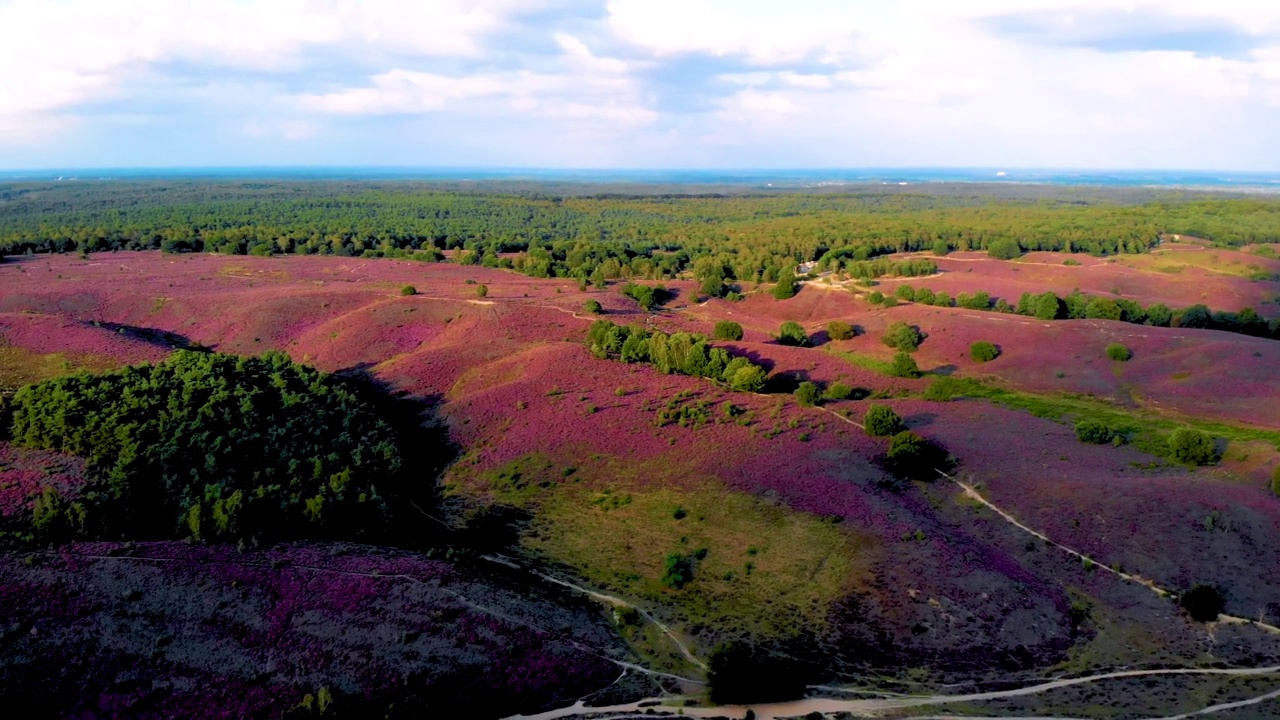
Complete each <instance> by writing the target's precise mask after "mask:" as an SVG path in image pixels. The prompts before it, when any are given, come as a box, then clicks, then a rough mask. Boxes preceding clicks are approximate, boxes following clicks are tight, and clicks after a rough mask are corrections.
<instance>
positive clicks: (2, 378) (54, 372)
mask: <svg viewBox="0 0 1280 720" xmlns="http://www.w3.org/2000/svg"><path fill="white" fill-rule="evenodd" d="M116 365H117V363H115V362H113V361H111V360H108V359H98V358H93V357H73V356H70V355H67V354H65V353H49V354H47V355H41V354H39V353H33V352H31V351H30V350H25V349H23V348H16V347H11V346H8V345H0V392H3V391H9V390H16V389H18V388H20V387H22V386H23V385H30V384H32V383H38V382H44V381H45V380H52V379H53V378H56V377H62V376H63V375H70V374H71V373H74V372H77V371H79V370H109V369H111V368H114V367H116Z"/></svg>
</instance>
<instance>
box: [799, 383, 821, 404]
mask: <svg viewBox="0 0 1280 720" xmlns="http://www.w3.org/2000/svg"><path fill="white" fill-rule="evenodd" d="M794 394H795V398H796V402H798V403H800V404H801V405H803V406H805V407H813V406H814V405H817V404H818V401H819V400H821V399H822V389H821V388H819V387H818V385H817V383H813V382H809V381H808V380H806V381H804V382H802V383H800V384H799V385H798V386H797V387H796V391H795V393H794Z"/></svg>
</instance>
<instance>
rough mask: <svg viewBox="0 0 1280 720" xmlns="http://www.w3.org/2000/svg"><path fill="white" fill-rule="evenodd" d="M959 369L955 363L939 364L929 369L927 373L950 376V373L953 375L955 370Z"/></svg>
mask: <svg viewBox="0 0 1280 720" xmlns="http://www.w3.org/2000/svg"><path fill="white" fill-rule="evenodd" d="M959 369H960V368H959V367H957V366H955V365H939V366H938V367H936V368H934V369H932V370H930V371H929V374H930V375H942V376H943V377H950V376H951V375H954V374H955V372H956V371H957V370H959Z"/></svg>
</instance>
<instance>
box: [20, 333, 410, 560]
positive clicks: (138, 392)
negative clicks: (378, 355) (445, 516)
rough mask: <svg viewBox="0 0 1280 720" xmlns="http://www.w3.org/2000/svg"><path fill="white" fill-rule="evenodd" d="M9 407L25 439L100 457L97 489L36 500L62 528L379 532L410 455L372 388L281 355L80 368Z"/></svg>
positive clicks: (46, 520)
mask: <svg viewBox="0 0 1280 720" xmlns="http://www.w3.org/2000/svg"><path fill="white" fill-rule="evenodd" d="M6 414H7V415H8V417H9V423H10V434H11V437H12V441H13V442H14V443H16V444H19V445H22V446H26V447H36V448H45V449H52V450H59V451H63V452H68V453H71V454H74V455H79V456H81V457H84V458H85V459H86V460H87V461H88V468H89V470H90V473H91V476H92V477H93V482H92V485H91V486H90V487H89V489H88V491H87V492H85V493H83V494H82V495H80V496H79V497H76V498H63V497H61V496H60V495H59V494H58V493H57V492H56V491H54V490H53V489H50V488H47V489H45V491H44V493H43V494H42V495H41V496H40V497H39V498H38V499H37V501H36V504H35V513H34V521H35V529H36V530H37V531H38V533H39V534H40V535H42V536H49V537H76V536H90V537H93V536H101V537H111V536H119V535H126V536H130V537H142V538H147V537H184V536H187V537H194V538H198V539H225V540H236V539H240V540H246V539H256V538H259V537H271V538H278V537H311V536H347V537H360V536H367V535H368V534H370V533H373V534H378V533H380V532H381V531H382V529H383V528H384V526H385V525H386V520H387V514H388V495H389V493H391V492H392V491H393V488H394V482H395V479H396V477H397V473H398V472H399V470H400V468H401V462H402V458H401V453H400V449H399V446H398V443H397V438H396V434H395V432H394V431H393V428H392V427H391V426H390V425H388V424H387V422H385V421H384V420H382V419H380V417H379V413H378V412H377V411H376V410H375V408H374V407H373V406H372V405H371V404H369V403H368V402H367V401H366V400H365V399H362V395H361V394H360V393H359V392H357V391H356V390H355V389H353V388H352V387H350V386H349V385H348V383H346V382H345V381H342V380H340V379H338V378H336V377H335V376H332V375H327V374H325V373H321V372H319V371H317V370H315V369H313V368H310V367H307V366H304V365H297V364H294V363H293V362H291V361H290V360H289V358H288V356H286V355H284V354H283V353H277V352H273V353H267V354H265V355H262V356H260V357H235V356H229V355H220V354H214V353H198V352H192V351H180V352H178V353H176V354H175V355H174V356H172V357H171V358H170V359H169V360H166V361H165V362H163V363H160V364H156V365H140V366H136V367H128V368H124V369H122V370H118V371H113V372H107V373H102V374H97V375H92V374H77V375H71V376H68V377H63V378H59V379H56V380H50V381H47V382H44V383H40V384H37V385H31V386H27V387H24V388H22V389H20V390H18V391H17V392H16V393H15V394H14V395H13V396H12V398H10V399H9V401H8V403H7V410H6Z"/></svg>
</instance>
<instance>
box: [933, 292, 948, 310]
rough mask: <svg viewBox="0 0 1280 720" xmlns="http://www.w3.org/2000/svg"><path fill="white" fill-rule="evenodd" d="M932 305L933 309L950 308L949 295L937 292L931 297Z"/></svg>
mask: <svg viewBox="0 0 1280 720" xmlns="http://www.w3.org/2000/svg"><path fill="white" fill-rule="evenodd" d="M933 304H934V306H935V307H951V295H950V294H949V293H947V292H946V291H942V292H939V293H938V294H936V295H934V296H933Z"/></svg>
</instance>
